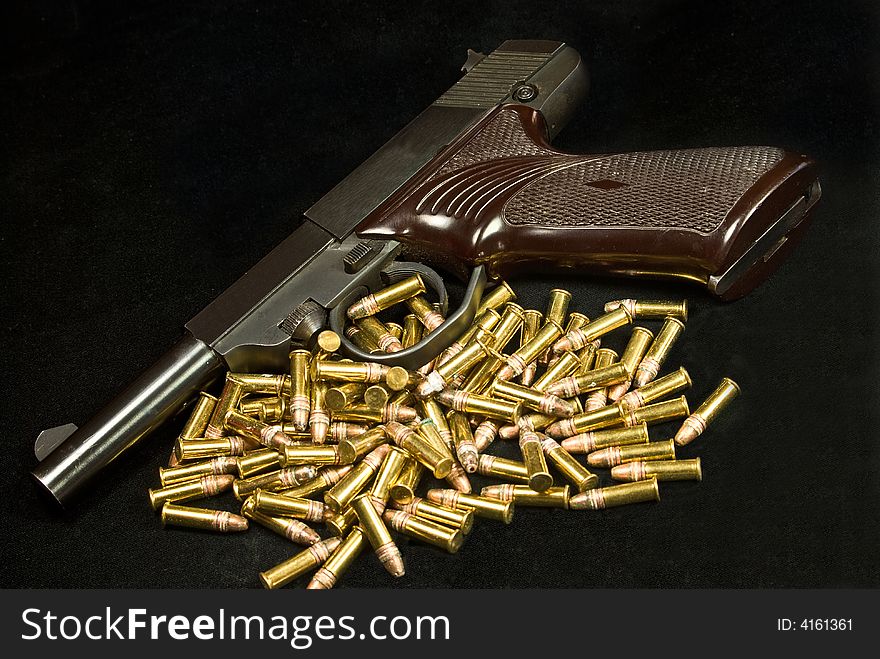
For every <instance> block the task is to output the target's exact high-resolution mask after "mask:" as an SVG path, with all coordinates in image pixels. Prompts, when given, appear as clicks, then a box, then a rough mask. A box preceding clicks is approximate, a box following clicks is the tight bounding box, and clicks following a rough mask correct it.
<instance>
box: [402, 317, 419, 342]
mask: <svg viewBox="0 0 880 659" xmlns="http://www.w3.org/2000/svg"><path fill="white" fill-rule="evenodd" d="M421 340H422V324H421V323H420V322H419V319H418V318H417V317H416V315H415V314H412V313H411V314H407V315H406V316H404V318H403V335H402V336H401V337H400V342H401V344H402V345H403V347H404V348H412V347H413V346H414V345H415V344H417V343H418V342H419V341H421Z"/></svg>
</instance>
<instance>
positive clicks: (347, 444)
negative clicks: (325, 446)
mask: <svg viewBox="0 0 880 659" xmlns="http://www.w3.org/2000/svg"><path fill="white" fill-rule="evenodd" d="M390 441H391V440H390V439H389V438H388V435H387V434H385V430H384V429H383V428H382V427H381V426H378V427H376V428H370V430H368V431H367V432H365V433H363V434H362V435H358V436H356V437H352V438H351V439H343V440H342V441H341V442H339V445H338V446H339V457H340V460H342V464H351V463H353V462H355V461H356V460H357V459H358V458H360V457H361V456H363V455H366V454H367V453H369V452H370V451H372V450H373V449H376V448H378V447H379V446H382V445H383V444H388V443H390Z"/></svg>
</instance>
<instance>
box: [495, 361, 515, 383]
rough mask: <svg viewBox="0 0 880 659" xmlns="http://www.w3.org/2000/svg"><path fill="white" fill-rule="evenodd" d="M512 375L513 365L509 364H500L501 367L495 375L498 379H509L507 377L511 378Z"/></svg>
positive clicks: (513, 371) (513, 372) (513, 373)
mask: <svg viewBox="0 0 880 659" xmlns="http://www.w3.org/2000/svg"><path fill="white" fill-rule="evenodd" d="M514 375H516V371H515V370H513V367H512V366H510V365H509V364H505V365H504V366H502V367H501V368H500V369H499V371H498V373H497V375H496V377H497V378H498V379H499V380H509V379H510V378H512V377H513V376H514Z"/></svg>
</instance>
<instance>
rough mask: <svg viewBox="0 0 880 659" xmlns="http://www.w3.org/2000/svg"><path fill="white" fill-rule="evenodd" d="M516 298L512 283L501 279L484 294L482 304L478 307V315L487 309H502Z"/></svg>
mask: <svg viewBox="0 0 880 659" xmlns="http://www.w3.org/2000/svg"><path fill="white" fill-rule="evenodd" d="M515 299H516V293H515V292H514V290H513V289H512V288H511V287H510V285H509V284H508V283H507V282H506V281H500V282H498V285H497V286H496V287H495V288H493V289H492V290H491V291H489V292H488V293H485V294H484V295H483V298H482V299H481V300H480V306H479V307H478V308H477V315H479V314H481V313H483V312H484V311H486V310H487V309H500V308H501V307H503V306H504V305H505V304H507V303H508V302H513V301H514V300H515Z"/></svg>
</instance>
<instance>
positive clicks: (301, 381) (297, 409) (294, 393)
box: [290, 350, 312, 432]
mask: <svg viewBox="0 0 880 659" xmlns="http://www.w3.org/2000/svg"><path fill="white" fill-rule="evenodd" d="M311 359H312V353H310V352H309V351H308V350H293V351H292V352H291V353H290V414H291V420H292V421H293V427H294V428H296V429H297V431H298V432H304V431H305V430H306V428H308V426H309V411H310V398H309V362H310V361H311Z"/></svg>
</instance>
